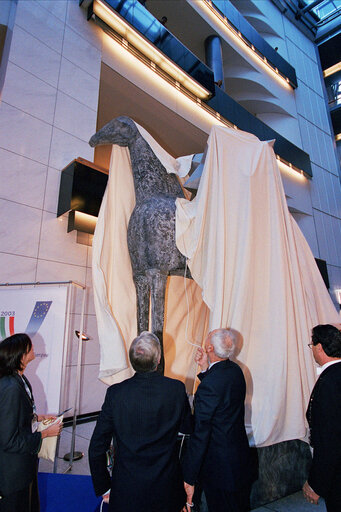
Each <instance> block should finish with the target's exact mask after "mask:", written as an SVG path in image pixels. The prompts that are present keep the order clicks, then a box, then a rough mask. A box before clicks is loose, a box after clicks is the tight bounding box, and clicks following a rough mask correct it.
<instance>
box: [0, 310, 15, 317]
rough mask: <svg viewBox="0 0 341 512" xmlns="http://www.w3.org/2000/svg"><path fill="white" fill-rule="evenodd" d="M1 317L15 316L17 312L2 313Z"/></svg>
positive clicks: (0, 312) (0, 313)
mask: <svg viewBox="0 0 341 512" xmlns="http://www.w3.org/2000/svg"><path fill="white" fill-rule="evenodd" d="M0 316H15V311H0Z"/></svg>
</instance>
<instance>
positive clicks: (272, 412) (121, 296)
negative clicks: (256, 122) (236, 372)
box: [92, 125, 340, 446]
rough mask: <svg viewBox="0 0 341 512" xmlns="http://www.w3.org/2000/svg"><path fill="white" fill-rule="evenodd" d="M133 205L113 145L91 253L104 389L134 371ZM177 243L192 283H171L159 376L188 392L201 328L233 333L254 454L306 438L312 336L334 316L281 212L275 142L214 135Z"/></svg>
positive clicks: (181, 203) (182, 208)
mask: <svg viewBox="0 0 341 512" xmlns="http://www.w3.org/2000/svg"><path fill="white" fill-rule="evenodd" d="M137 127H138V129H139V130H140V133H141V134H142V136H143V137H144V138H145V139H146V141H147V142H148V144H149V145H150V146H151V148H152V150H153V152H154V153H155V154H156V156H157V157H158V158H159V159H160V160H161V162H162V163H163V165H164V166H165V167H166V169H167V171H168V172H176V173H178V174H179V172H180V174H181V175H183V174H184V172H183V171H182V170H181V167H182V168H183V164H184V162H186V165H187V166H188V163H189V159H183V160H182V161H180V162H178V161H176V160H175V159H174V158H173V157H171V156H170V155H169V154H168V153H167V152H166V151H165V150H164V149H162V148H161V147H160V146H159V145H158V144H157V142H156V141H155V140H154V139H153V138H152V137H151V136H150V135H149V134H148V133H147V132H146V131H145V130H143V129H142V128H141V127H139V126H138V125H137ZM134 205H135V194H134V186H133V178H132V173H131V163H130V157H129V151H128V150H127V148H121V147H118V146H113V148H112V155H111V162H110V173H109V180H108V185H107V190H106V193H105V196H104V198H103V201H102V206H101V210H100V213H99V217H98V221H97V226H96V231H95V236H94V241H93V254H92V258H93V287H94V299H95V308H96V316H97V324H98V334H99V341H100V345H101V361H100V374H99V377H100V378H101V379H102V380H103V381H104V382H106V383H107V384H113V383H114V382H118V381H121V380H123V379H125V378H126V377H128V376H130V375H132V373H133V372H132V370H131V368H130V366H129V363H128V357H127V351H128V349H129V346H130V343H131V341H132V340H133V338H134V337H135V336H136V334H137V333H136V294H135V287H134V282H133V278H132V269H131V264H130V258H129V252H128V246H127V226H128V222H129V218H130V215H131V212H132V210H133V209H134ZM176 236H177V245H178V248H179V250H180V251H181V252H182V253H183V254H184V255H185V256H186V257H187V258H188V265H189V268H190V269H191V273H192V276H193V278H194V280H189V279H184V278H183V277H175V276H173V277H171V278H169V279H168V284H167V292H166V318H165V325H164V348H165V360H166V369H165V374H166V375H168V376H170V377H175V378H179V379H181V380H182V381H183V382H185V384H186V387H187V391H188V392H190V393H192V392H193V389H194V386H195V375H196V373H197V368H196V364H195V363H194V353H195V346H193V345H201V343H202V342H203V340H204V338H205V336H206V334H207V332H208V330H211V329H213V328H216V327H226V326H229V327H232V328H233V329H235V330H236V331H237V333H238V353H237V354H236V361H237V362H238V363H239V364H240V365H241V367H242V369H243V371H244V375H245V377H246V381H247V400H246V424H247V429H248V432H249V437H250V441H251V444H257V445H258V446H266V445H268V444H273V443H277V442H279V441H284V440H287V439H295V438H303V437H304V436H305V433H306V423H305V417H304V413H305V409H306V405H307V403H308V399H309V394H310V390H311V388H312V386H313V384H314V382H315V379H316V369H315V366H314V362H313V358H312V354H311V351H310V350H309V348H308V347H307V343H309V341H310V331H311V328H312V327H313V325H316V324H318V323H337V322H340V317H339V315H338V314H337V313H336V310H335V308H334V306H333V304H332V302H331V299H330V297H329V294H328V292H327V290H326V288H325V285H324V283H323V281H322V278H321V276H320V274H319V271H318V269H317V266H316V264H315V261H314V258H313V256H312V254H311V251H310V249H309V247H308V245H307V243H306V241H305V239H304V237H303V235H302V234H301V232H300V230H299V228H298V227H297V225H296V223H295V222H294V220H293V219H292V217H291V215H290V213H289V212H288V209H287V205H286V201H285V197H284V193H283V187H282V182H281V177H280V173H279V170H278V166H277V162H276V159H275V156H274V153H273V150H272V147H271V144H270V143H267V142H260V141H259V140H258V139H257V137H255V136H253V135H251V134H249V133H246V132H241V131H237V130H231V129H229V128H223V127H218V126H216V127H213V128H212V131H211V134H210V137H209V140H208V151H207V156H206V161H205V166H204V171H203V175H202V179H201V182H200V186H199V190H198V194H197V196H196V198H195V199H194V200H192V201H188V200H186V199H177V214H176Z"/></svg>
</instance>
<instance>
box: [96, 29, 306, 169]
mask: <svg viewBox="0 0 341 512" xmlns="http://www.w3.org/2000/svg"><path fill="white" fill-rule="evenodd" d="M100 26H101V27H102V29H103V30H104V32H106V33H107V34H108V35H109V36H110V37H111V38H112V39H114V40H115V41H116V42H117V43H118V44H119V45H120V46H121V47H122V48H123V49H124V50H126V51H128V52H129V53H130V54H131V55H133V56H134V57H135V58H137V59H138V60H139V61H140V62H142V63H143V64H144V65H145V66H146V67H147V68H148V69H149V70H150V71H153V72H154V73H156V74H157V75H158V76H160V77H161V78H162V79H163V80H165V81H166V82H167V83H169V84H170V85H171V86H172V87H174V88H175V89H176V90H177V91H179V92H180V93H181V94H184V95H185V96H186V97H187V98H188V99H190V100H191V101H192V102H193V104H194V105H195V107H199V108H200V109H202V110H204V111H205V112H207V113H208V114H210V115H211V116H212V117H214V119H215V121H217V120H218V121H220V123H222V124H224V125H225V126H227V127H228V128H233V129H235V130H238V126H237V125H235V124H233V123H231V122H230V121H228V120H227V119H226V118H225V117H223V116H222V115H221V114H220V113H219V112H217V111H216V110H214V109H213V108H212V107H210V106H209V105H207V103H205V102H203V101H201V99H200V98H198V97H197V96H196V95H195V94H193V93H192V92H191V91H189V90H188V89H187V88H186V87H184V86H183V85H182V84H179V82H177V80H175V79H174V78H172V77H171V76H170V75H169V74H168V73H166V72H165V71H164V70H163V69H161V68H159V67H158V66H157V65H156V64H155V63H154V62H153V61H151V60H150V59H148V58H147V57H146V56H145V55H144V54H143V53H142V52H141V51H140V50H138V49H137V48H136V47H135V46H133V45H132V44H130V43H129V42H128V41H127V40H126V39H125V38H124V37H123V36H121V35H120V34H118V33H117V32H115V30H113V29H112V28H111V27H109V26H108V25H107V24H106V23H105V22H104V21H102V20H101V19H100ZM276 158H277V160H279V161H281V162H282V164H284V165H286V166H287V167H289V168H290V169H291V170H292V171H296V172H297V173H298V174H300V175H304V176H305V177H306V178H308V177H309V176H308V175H307V174H306V173H305V172H304V171H303V170H301V169H299V168H298V167H296V166H294V165H292V164H291V163H289V162H287V161H286V160H285V159H283V158H281V157H280V156H279V155H276Z"/></svg>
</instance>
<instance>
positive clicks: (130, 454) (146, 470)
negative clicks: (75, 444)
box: [89, 332, 191, 512]
mask: <svg viewBox="0 0 341 512" xmlns="http://www.w3.org/2000/svg"><path fill="white" fill-rule="evenodd" d="M160 357H161V348H160V343H159V340H158V339H157V337H156V336H155V335H154V334H152V333H149V332H144V333H142V334H141V335H140V336H138V337H137V338H135V340H134V341H133V342H132V344H131V347H130V350H129V358H130V362H131V364H132V366H133V368H134V370H135V371H136V373H135V375H134V376H133V377H132V378H130V379H127V380H125V381H123V382H121V383H119V384H114V385H113V386H110V388H109V389H108V391H107V394H106V397H105V401H104V404H103V407H102V411H101V413H100V415H99V417H98V420H97V425H96V427H95V430H94V433H93V436H92V438H91V441H90V447H89V462H90V470H91V476H92V481H93V485H94V489H95V492H96V494H97V495H106V494H107V491H109V490H110V499H109V500H108V501H109V510H110V511H115V512H156V511H157V512H160V511H162V512H180V510H181V508H182V507H183V505H184V504H185V499H186V496H185V492H184V488H183V480H182V475H181V468H180V464H179V457H178V449H177V434H178V432H179V431H180V432H183V433H189V432H190V429H191V413H190V407H189V403H188V399H187V396H186V392H185V386H184V384H183V383H182V382H180V381H178V380H175V379H169V378H167V377H164V376H163V375H161V374H160V373H159V372H157V371H156V369H157V366H158V364H159V362H160ZM112 438H113V444H114V465H113V471H112V478H111V480H110V476H109V473H108V471H107V465H106V451H107V450H108V448H109V446H110V442H111V439H112ZM105 500H107V498H105Z"/></svg>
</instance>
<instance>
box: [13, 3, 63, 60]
mask: <svg viewBox="0 0 341 512" xmlns="http://www.w3.org/2000/svg"><path fill="white" fill-rule="evenodd" d="M15 23H16V25H19V27H21V28H22V29H24V30H25V31H26V32H28V33H29V34H31V35H32V36H34V37H36V38H37V39H39V41H41V42H42V43H44V44H46V46H48V47H49V48H52V49H53V50H55V51H57V52H58V53H61V50H62V45H63V36H64V23H63V22H62V21H61V20H60V19H59V18H57V17H56V16H54V15H53V14H52V13H51V12H50V11H48V10H47V9H42V6H41V4H39V3H37V2H35V1H33V0H25V1H24V2H19V3H18V7H17V13H16V18H15Z"/></svg>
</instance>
